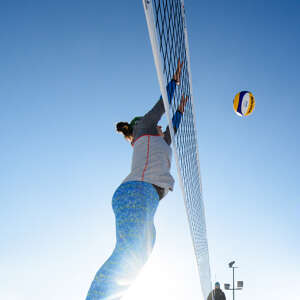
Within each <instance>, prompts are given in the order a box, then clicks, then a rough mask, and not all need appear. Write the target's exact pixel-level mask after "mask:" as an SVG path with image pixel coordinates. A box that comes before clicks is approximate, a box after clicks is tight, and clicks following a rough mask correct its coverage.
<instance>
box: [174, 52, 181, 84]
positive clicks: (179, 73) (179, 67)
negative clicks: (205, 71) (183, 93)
mask: <svg viewBox="0 0 300 300" xmlns="http://www.w3.org/2000/svg"><path fill="white" fill-rule="evenodd" d="M182 66H183V62H182V63H180V58H178V62H177V69H176V72H175V74H174V76H173V80H175V81H176V84H177V85H179V84H180V75H181V69H182Z"/></svg>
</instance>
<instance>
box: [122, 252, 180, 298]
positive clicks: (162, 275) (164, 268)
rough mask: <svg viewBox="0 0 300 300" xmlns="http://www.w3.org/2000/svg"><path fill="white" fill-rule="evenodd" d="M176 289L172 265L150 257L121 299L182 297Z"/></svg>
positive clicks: (176, 282)
mask: <svg viewBox="0 0 300 300" xmlns="http://www.w3.org/2000/svg"><path fill="white" fill-rule="evenodd" d="M178 289H180V287H178V280H177V278H176V271H175V272H174V266H173V267H172V266H170V265H168V263H166V262H163V261H160V260H159V259H158V258H157V257H151V258H150V259H149V261H148V262H147V264H146V265H145V266H144V268H143V270H142V271H141V273H140V274H139V276H138V278H137V279H136V280H135V282H134V283H133V285H132V286H131V287H130V288H129V290H128V291H127V292H126V294H125V296H124V297H123V298H122V299H124V300H140V299H143V300H153V299H156V300H160V299H173V300H176V299H182V295H180V294H181V292H179V293H178Z"/></svg>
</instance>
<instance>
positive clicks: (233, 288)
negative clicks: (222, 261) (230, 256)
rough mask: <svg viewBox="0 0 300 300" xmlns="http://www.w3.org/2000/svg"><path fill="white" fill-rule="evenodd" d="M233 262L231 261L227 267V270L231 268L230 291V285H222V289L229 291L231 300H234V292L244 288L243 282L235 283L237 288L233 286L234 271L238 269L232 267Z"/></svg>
mask: <svg viewBox="0 0 300 300" xmlns="http://www.w3.org/2000/svg"><path fill="white" fill-rule="evenodd" d="M234 263H235V261H231V262H230V263H229V264H228V265H229V268H232V289H231V288H230V283H225V284H224V288H225V290H231V291H232V299H233V300H234V291H236V290H242V289H243V286H244V282H243V281H237V287H235V284H234V282H235V281H234V269H236V268H238V267H234V266H233V265H234Z"/></svg>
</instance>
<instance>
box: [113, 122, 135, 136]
mask: <svg viewBox="0 0 300 300" xmlns="http://www.w3.org/2000/svg"><path fill="white" fill-rule="evenodd" d="M116 130H117V132H122V133H123V134H124V136H125V137H128V136H130V135H132V127H131V125H130V124H129V123H127V122H119V123H117V125H116Z"/></svg>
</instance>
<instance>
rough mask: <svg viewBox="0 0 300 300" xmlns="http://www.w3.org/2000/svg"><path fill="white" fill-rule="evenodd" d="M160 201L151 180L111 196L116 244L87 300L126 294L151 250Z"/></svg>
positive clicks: (106, 299)
mask: <svg viewBox="0 0 300 300" xmlns="http://www.w3.org/2000/svg"><path fill="white" fill-rule="evenodd" d="M158 203H159V197H158V194H157V192H156V190H155V188H154V187H153V186H152V184H150V183H147V182H141V181H130V182H125V183H123V184H121V185H120V186H119V187H118V189H117V190H116V192H115V193H114V195H113V199H112V206H113V210H114V213H115V216H116V235H117V236H116V240H117V243H116V247H115V249H114V251H113V253H112V255H111V256H110V257H109V259H108V260H107V261H106V262H105V263H104V265H102V267H101V268H100V269H99V271H98V272H97V274H96V276H95V278H94V280H93V282H92V284H91V287H90V289H89V292H88V295H87V297H86V300H117V299H120V298H121V297H122V296H123V295H124V292H125V291H126V290H127V289H128V287H129V286H130V284H131V283H132V282H133V280H134V279H135V278H136V277H137V275H138V273H139V271H140V270H141V269H142V267H143V265H144V264H145V263H146V261H147V259H148V258H149V255H150V253H151V252H152V249H153V246H154V242H155V235H156V233H155V227H154V224H153V218H154V214H155V211H156V209H157V206H158Z"/></svg>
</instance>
